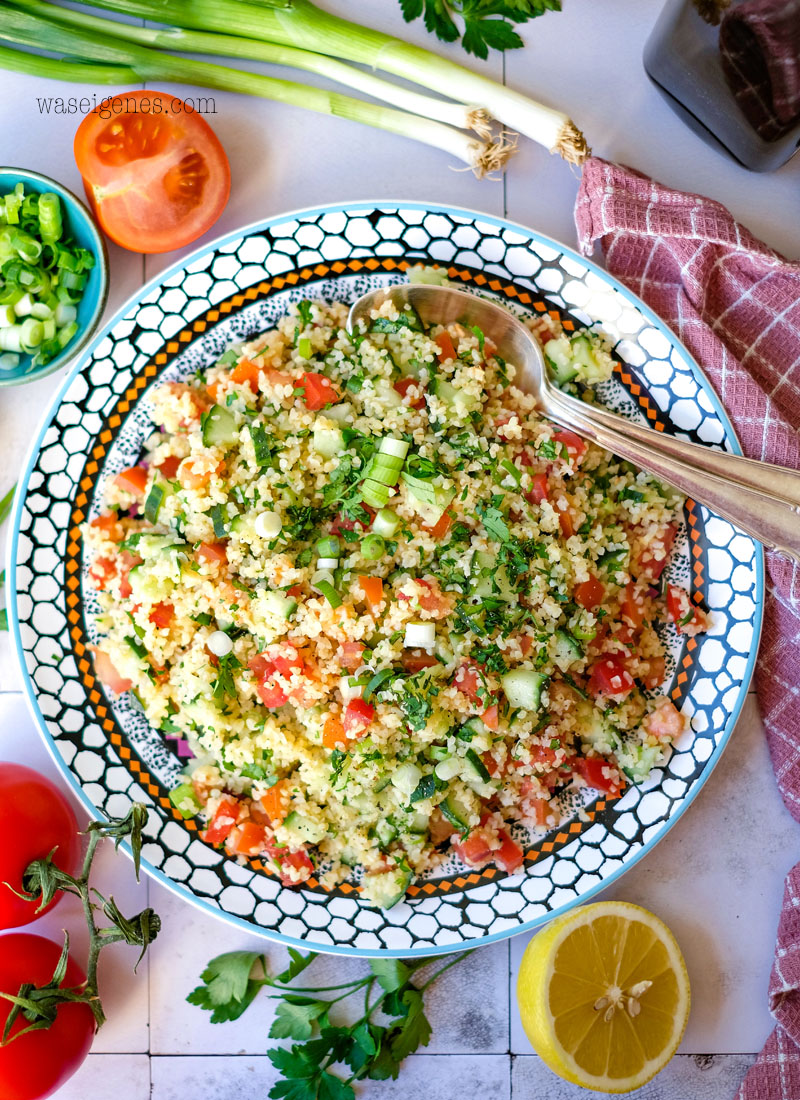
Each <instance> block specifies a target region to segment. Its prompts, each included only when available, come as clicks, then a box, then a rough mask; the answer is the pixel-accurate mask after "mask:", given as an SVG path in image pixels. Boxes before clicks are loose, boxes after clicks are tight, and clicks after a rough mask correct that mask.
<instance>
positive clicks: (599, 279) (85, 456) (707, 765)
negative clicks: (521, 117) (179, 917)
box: [8, 203, 763, 956]
mask: <svg viewBox="0 0 800 1100" xmlns="http://www.w3.org/2000/svg"><path fill="white" fill-rule="evenodd" d="M420 261H422V262H428V263H430V262H433V263H437V264H439V265H440V266H442V267H444V268H446V269H447V270H448V272H449V275H450V278H451V279H454V280H456V281H457V282H458V283H460V284H462V285H463V286H464V287H465V288H467V289H474V290H475V291H478V292H480V293H483V294H492V295H494V296H496V297H498V298H499V299H501V300H503V301H504V302H506V303H507V304H509V305H510V306H511V307H512V308H516V309H520V310H527V311H534V312H543V311H546V310H550V311H556V312H557V313H558V314H559V315H560V316H561V317H562V319H563V320H564V321H565V323H566V324H567V326H568V327H569V326H574V325H586V324H591V323H598V324H599V325H600V326H601V327H602V328H603V330H604V331H606V332H607V333H608V334H609V335H610V336H611V338H612V339H613V340H614V342H615V353H616V357H617V360H618V362H617V369H616V372H615V376H614V379H613V380H612V382H610V383H609V384H608V385H607V386H606V387H605V391H604V393H603V398H604V400H605V401H606V402H607V403H608V404H609V405H611V406H612V407H613V408H616V409H618V410H619V411H620V412H622V413H623V414H624V415H626V416H628V417H630V418H640V419H643V420H644V421H645V422H647V423H650V424H651V425H652V426H653V427H654V428H656V429H657V430H662V431H667V432H670V433H673V434H676V435H680V436H681V437H683V438H688V439H693V440H696V441H700V442H703V443H705V444H708V445H710V446H714V447H721V448H725V449H727V450H729V451H733V452H736V453H738V452H739V446H738V443H737V441H736V439H735V437H734V434H733V429H732V428H731V425H730V422H729V420H728V418H727V416H726V415H725V412H724V410H723V408H722V407H721V405H720V403H719V401H718V400H717V398H716V396H715V394H714V392H713V390H712V388H711V386H710V384H709V383H708V381H707V379H706V378H705V376H704V375H703V373H702V371H701V370H700V368H699V367H698V366H697V364H696V363H695V362H694V361H693V360H692V359H691V357H690V356H689V354H688V352H687V351H686V349H685V348H683V347H682V346H681V345H680V344H679V343H678V342H677V340H676V339H675V337H674V336H673V335H672V333H671V332H670V331H669V330H668V329H667V328H666V327H665V326H664V325H663V324H662V323H661V322H660V321H659V320H658V318H657V317H656V316H655V315H654V314H653V313H652V312H651V311H650V310H649V309H647V307H645V306H644V305H643V303H642V302H640V301H639V300H638V299H637V298H636V297H635V296H634V295H632V294H631V293H630V292H629V291H627V290H625V288H624V287H622V286H621V285H620V284H619V283H617V282H616V281H615V280H613V279H611V278H610V277H609V276H608V275H607V274H606V273H605V272H603V271H602V270H601V269H599V268H597V267H596V266H595V265H593V264H592V263H590V262H588V261H587V260H584V259H582V258H581V257H579V256H578V255H576V254H575V253H573V252H571V251H570V250H569V249H567V248H565V247H564V246H563V245H560V244H558V243H556V242H554V241H551V240H549V239H547V238H544V237H542V236H540V235H539V234H537V233H534V232H532V231H531V230H529V229H525V228H523V227H522V226H518V225H513V224H511V223H509V222H505V221H501V220H499V219H497V218H494V217H490V216H489V215H483V214H477V213H474V212H472V211H468V210H460V209H453V208H450V207H447V206H436V205H425V204H420V203H352V204H350V205H347V206H344V207H324V208H320V209H314V210H303V211H300V212H297V213H292V214H287V215H283V216H280V217H276V218H271V219H269V220H267V221H265V222H262V223H259V224H258V225H253V226H249V227H247V228H246V229H244V230H241V231H238V232H236V233H232V234H229V235H228V236H226V237H223V238H221V239H220V240H218V241H217V242H215V243H214V244H212V245H209V246H206V247H204V248H202V249H200V250H198V251H197V252H195V253H194V254H193V255H192V256H190V257H189V259H188V260H187V261H185V262H184V263H182V264H179V265H177V266H175V267H173V268H171V269H170V270H168V271H167V272H166V273H165V274H163V275H161V276H159V277H158V278H157V279H156V280H155V281H153V282H151V283H150V284H148V285H147V286H146V287H144V288H143V289H142V291H141V292H140V293H139V294H137V295H136V296H135V298H133V299H132V300H131V301H130V302H129V303H128V305H126V306H125V307H123V309H122V310H121V311H120V312H119V313H118V314H117V316H116V317H115V318H114V319H113V320H112V322H111V323H110V325H108V326H107V328H106V329H105V330H104V332H103V333H102V334H101V335H100V336H99V337H98V338H97V339H96V340H95V342H94V343H93V345H92V346H91V348H90V349H89V350H88V351H87V352H86V353H85V354H84V355H83V356H82V357H81V359H80V360H79V361H78V363H77V364H76V366H75V368H74V369H73V370H72V372H71V373H70V375H69V376H68V377H67V378H66V380H65V382H64V385H63V386H62V388H61V391H60V392H59V393H58V394H57V396H56V398H55V400H54V401H53V404H52V407H51V409H50V411H49V412H48V413H47V415H46V417H45V420H44V423H43V425H42V427H41V430H40V432H39V434H38V437H37V439H36V440H35V443H34V446H33V448H32V450H31V454H30V457H29V459H28V461H27V463H26V465H25V469H24V471H23V474H22V478H21V481H20V486H21V491H20V493H19V495H18V498H17V505H16V510H15V514H14V518H13V535H12V538H11V542H10V547H9V562H8V579H9V585H10V590H11V593H12V597H11V599H10V604H9V606H10V621H11V630H12V635H13V639H14V644H15V647H16V651H17V653H18V655H19V659H20V663H21V665H22V669H23V672H24V679H25V686H26V691H27V696H28V699H29V701H30V705H31V708H32V710H33V714H34V716H35V718H36V721H37V724H38V726H39V728H40V730H41V731H42V735H43V736H44V738H45V740H46V742H47V744H48V746H49V748H50V750H51V751H52V753H53V755H54V757H55V759H56V761H57V763H58V764H59V765H60V767H61V770H62V771H63V773H64V775H65V777H66V778H67V780H68V781H69V783H70V784H71V785H72V787H73V788H74V789H75V791H76V793H77V794H78V796H79V797H80V798H81V800H82V801H83V803H84V804H85V806H86V807H87V809H88V810H89V811H90V812H93V813H94V812H97V811H99V812H100V813H103V814H109V815H118V814H122V813H124V812H125V811H126V809H127V807H128V805H129V803H130V801H131V800H133V799H137V800H140V801H144V802H146V803H147V804H148V806H149V807H150V816H149V821H148V827H147V842H146V845H145V848H144V860H143V865H144V867H145V868H146V870H147V871H148V872H149V873H150V874H152V875H153V876H154V877H155V878H157V879H159V880H160V881H162V882H164V883H165V884H167V885H168V886H170V887H171V888H172V889H174V890H175V891H176V892H177V893H179V894H180V895H182V896H183V897H185V898H187V899H188V900H190V901H192V902H194V903H195V904H198V905H200V906H202V907H203V908H205V909H208V910H209V911H211V912H214V913H216V914H217V915H219V916H220V917H222V918H224V919H225V920H226V921H227V922H228V923H230V924H231V925H236V926H240V927H243V928H245V929H247V930H248V931H250V932H261V933H262V934H263V935H264V936H266V937H268V938H271V939H275V940H281V941H283V942H284V943H287V944H292V945H295V946H298V947H305V948H312V949H315V950H321V951H328V952H334V953H340V954H350V955H374V954H378V953H385V954H390V955H397V956H403V955H415V954H426V953H441V952H445V951H455V950H459V949H460V948H462V947H464V946H465V945H467V944H474V943H476V942H480V943H489V942H492V941H494V940H498V939H502V938H504V937H506V936H511V935H514V934H515V933H516V932H521V931H525V930H529V929H531V928H534V927H536V926H537V925H539V924H541V923H543V922H544V921H546V920H548V919H550V917H552V916H553V915H555V914H556V913H559V912H563V911H564V910H565V909H568V908H569V907H570V906H573V905H575V904H577V903H578V902H580V901H585V900H586V899H587V898H589V897H591V896H592V895H593V894H594V893H596V892H597V891H598V890H600V889H601V888H603V887H605V886H608V885H609V884H610V883H611V882H613V881H614V879H615V878H617V877H618V876H619V875H620V874H621V873H622V872H623V871H624V870H625V869H626V868H627V867H630V866H631V865H632V864H633V863H635V862H636V861H637V860H638V859H639V858H641V856H643V855H644V854H645V852H647V851H649V850H650V849H651V848H652V847H653V846H654V845H655V844H656V842H657V841H658V840H659V839H660V838H661V837H662V836H663V835H664V833H665V832H666V831H667V829H668V828H669V827H670V825H671V824H672V823H673V822H674V821H675V820H676V819H677V818H678V817H679V816H680V814H681V813H682V812H683V811H684V810H685V809H686V807H687V806H688V805H689V803H690V802H691V800H692V799H693V798H694V797H695V796H696V795H697V793H698V791H699V790H700V788H701V787H702V785H703V783H704V782H705V781H706V779H707V778H708V775H709V773H710V772H711V769H712V768H713V766H714V764H715V763H716V761H717V760H718V759H719V756H720V754H721V752H722V750H723V748H724V747H725V744H726V742H727V740H728V737H729V736H730V733H731V730H732V729H733V726H734V724H735V722H736V719H737V717H738V715H739V712H740V710H741V707H742V704H743V702H744V698H745V695H746V693H747V688H748V684H749V680H750V676H751V673H752V669H753V665H754V662H755V655H756V649H757V645H758V639H759V634H760V629H761V609H762V602H763V563H762V553H761V548H760V546H758V544H756V543H754V542H753V540H752V539H750V538H748V537H747V536H745V535H743V534H741V533H740V532H738V531H737V530H736V529H735V528H734V527H732V526H731V525H730V524H729V523H727V522H726V521H725V520H722V519H720V518H719V517H717V516H715V515H713V514H711V513H709V512H708V511H707V510H706V509H705V508H702V507H700V506H698V505H696V504H695V503H694V502H692V501H689V502H687V505H686V508H685V511H684V521H685V522H684V524H683V528H682V531H681V533H680V536H679V538H678V540H677V543H676V553H675V555H674V560H673V561H672V562H671V564H670V567H669V568H670V576H671V577H672V578H678V579H680V580H682V581H683V583H684V584H687V583H688V584H689V585H690V587H691V589H692V596H693V598H694V599H695V600H697V601H698V602H700V601H702V602H703V603H704V604H705V605H706V606H707V607H708V608H710V610H711V612H712V618H713V625H712V629H711V630H710V631H709V633H707V634H705V635H701V636H699V637H697V638H690V639H686V638H681V637H678V636H677V635H676V634H675V632H674V629H672V628H671V627H669V628H665V640H666V642H667V645H668V649H669V654H670V659H669V662H668V668H669V681H668V688H667V691H668V694H669V695H670V697H671V698H672V699H673V700H674V701H675V702H676V705H678V706H679V707H680V708H681V709H682V710H683V712H684V714H686V715H687V717H688V718H689V724H690V729H689V730H688V731H687V732H686V733H685V734H684V735H683V736H682V737H681V738H680V740H679V741H678V743H677V744H676V745H675V748H674V751H673V752H672V755H671V756H670V758H669V760H668V761H667V763H666V764H665V765H664V766H663V767H661V768H658V769H656V770H655V771H654V772H653V774H652V775H651V776H650V778H649V779H648V780H647V782H646V783H644V784H642V785H641V786H638V787H633V786H632V787H629V788H628V789H627V790H626V791H625V792H624V793H623V795H622V797H621V798H618V799H615V800H610V799H608V798H607V797H603V798H599V799H598V798H594V799H592V800H590V801H587V802H586V803H585V804H584V805H583V806H582V807H581V812H580V814H578V815H575V816H573V817H572V818H571V819H568V820H566V821H565V823H564V824H563V825H562V827H561V828H559V829H556V830H553V831H552V832H551V833H550V834H548V835H547V836H546V837H530V836H528V837H525V838H524V839H525V841H526V849H527V850H526V860H525V864H524V869H523V870H522V871H521V872H519V873H517V874H516V875H512V876H509V875H506V874H504V873H502V872H501V871H499V870H498V869H497V868H494V867H489V868H486V869H485V870H484V871H481V872H476V871H471V870H469V869H466V868H464V867H463V866H461V865H459V864H458V862H457V861H456V860H455V859H453V860H452V861H451V863H450V864H446V865H445V866H443V867H442V868H440V869H438V870H437V873H436V875H435V876H432V877H430V878H429V879H427V880H425V881H422V882H420V883H418V884H417V885H416V886H414V887H413V888H412V890H411V891H410V892H409V898H408V900H407V901H406V902H403V903H401V904H399V905H397V906H395V907H394V908H393V909H391V910H389V911H388V912H383V911H381V910H378V909H375V908H372V907H371V906H369V905H367V904H365V903H364V902H362V901H361V900H360V895H359V892H358V888H357V884H352V883H344V884H342V885H341V886H339V887H336V888H335V889H333V890H326V889H324V888H323V887H322V886H321V885H320V884H319V883H318V882H317V881H316V880H315V879H312V880H310V882H309V884H308V885H307V886H306V887H305V888H303V889H299V890H298V889H288V888H284V887H282V886H281V885H280V883H279V881H278V879H277V878H276V877H274V876H273V875H272V874H271V873H270V872H269V870H268V869H267V868H265V867H264V866H263V865H261V864H260V863H259V862H258V861H254V862H251V863H248V864H246V865H244V866H243V865H240V864H238V863H236V862H235V861H234V860H232V859H228V858H224V857H223V855H222V854H221V853H219V852H217V851H215V850H214V849H213V848H211V847H209V846H208V845H206V844H205V843H203V841H201V840H200V838H199V836H198V833H197V827H196V825H195V823H194V822H192V821H189V822H185V821H183V820H182V819H180V818H179V817H178V815H177V814H176V813H175V812H174V811H173V810H172V807H171V806H170V803H169V800H168V798H167V792H168V791H169V789H170V788H171V787H172V786H174V785H175V782H176V779H177V777H178V774H179V772H180V770H181V768H182V766H183V765H184V764H185V756H186V754H187V751H188V749H187V746H186V745H185V744H184V743H183V742H181V741H180V740H177V741H175V740H173V741H170V740H165V739H164V736H163V734H160V733H158V732H157V731H155V730H152V729H151V728H150V727H149V726H148V724H147V723H146V722H145V721H144V719H143V717H142V715H141V713H137V711H136V710H134V709H133V707H132V706H131V703H130V700H129V699H128V697H123V698H122V699H119V700H116V699H112V698H110V697H109V696H108V695H107V694H106V693H105V691H104V689H103V686H102V685H101V684H100V683H99V682H98V681H97V679H96V677H95V676H94V671H93V665H92V661H91V656H90V652H89V650H88V646H89V645H91V643H92V642H93V641H94V638H95V636H94V634H93V625H92V611H93V608H94V600H93V596H92V589H91V586H89V585H86V583H85V567H84V563H83V560H82V549H81V540H80V537H79V525H80V524H81V523H82V522H83V521H84V520H85V519H86V518H87V516H88V517H91V516H92V515H93V514H95V513H96V512H97V511H98V503H97V499H98V498H99V492H98V487H99V485H100V483H101V481H102V480H103V478H104V477H105V476H106V475H109V474H113V473H115V472H117V471H118V470H120V469H123V468H124V467H126V466H129V465H131V464H132V463H133V462H135V461H136V459H137V458H138V455H139V452H140V449H141V445H142V441H143V440H144V439H145V438H146V436H147V435H148V434H149V433H150V432H151V431H152V424H151V422H150V420H149V417H148V409H147V401H146V400H142V398H143V397H144V396H145V395H146V393H147V390H148V388H149V387H150V386H151V385H152V384H153V383H154V382H156V381H163V380H165V379H177V378H182V377H184V376H186V375H187V374H189V373H191V372H193V371H195V370H197V369H198V368H200V367H204V366H207V365H209V364H210V363H211V362H213V361H214V359H216V358H217V356H218V355H219V354H220V353H221V352H222V351H223V350H224V348H225V347H226V346H227V345H228V344H229V343H230V342H232V341H233V340H241V339H244V338H246V337H249V336H252V335H253V334H255V333H257V332H260V331H262V330H264V329H266V328H268V327H269V326H270V325H272V324H273V323H274V322H275V320H276V319H277V318H278V317H279V316H280V315H281V314H282V313H283V312H284V310H285V309H286V307H287V305H288V303H289V302H292V301H297V300H298V299H300V298H303V297H322V298H327V299H332V298H341V299H345V300H352V299H353V298H355V297H357V296H358V295H359V294H362V293H363V292H364V291H366V290H368V289H371V288H373V287H376V286H378V285H382V284H385V283H388V282H397V281H400V280H402V279H403V278H404V274H403V273H404V271H405V269H406V268H407V267H408V265H409V264H414V263H418V262H420ZM587 797H588V795H587Z"/></svg>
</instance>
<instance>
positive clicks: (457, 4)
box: [399, 0, 561, 60]
mask: <svg viewBox="0 0 800 1100" xmlns="http://www.w3.org/2000/svg"><path fill="white" fill-rule="evenodd" d="M399 2H400V8H401V10H402V12H403V18H404V19H405V21H406V22H407V23H410V22H412V20H414V19H419V18H420V16H422V17H423V19H424V22H425V27H426V29H427V30H428V31H430V32H431V34H435V35H436V36H437V38H440V39H441V40H442V41H443V42H457V41H458V40H459V37H460V39H461V45H462V46H463V47H464V49H465V50H466V51H467V53H472V54H475V56H476V57H480V58H483V59H484V60H485V59H486V58H487V57H488V55H489V50H514V49H518V48H519V47H520V46H522V45H524V43H523V41H522V39H521V38H520V36H519V34H517V32H516V31H515V30H514V27H513V24H514V23H527V22H528V20H529V19H534V18H536V16H539V15H544V13H545V12H546V11H560V10H561V0H399ZM454 16H457V17H460V19H461V21H462V23H463V31H462V32H461V34H459V28H458V26H457V24H456V22H455V19H454V18H453V17H454Z"/></svg>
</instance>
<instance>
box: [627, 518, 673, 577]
mask: <svg viewBox="0 0 800 1100" xmlns="http://www.w3.org/2000/svg"><path fill="white" fill-rule="evenodd" d="M677 533H678V526H677V524H675V523H668V524H666V525H665V527H664V528H663V529H662V530H661V531H658V532H657V533H656V534H655V535H654V536H653V537H652V538H651V539H650V541H649V542H648V544H647V546H646V547H645V549H644V550H642V551H641V552H640V553H639V554H638V556H637V558H636V560H635V561H634V562H633V563H632V566H631V571H632V573H633V574H634V576H636V577H640V578H641V579H642V580H647V581H650V583H651V584H655V582H656V581H657V580H658V579H659V577H660V576H661V574H662V573H663V572H664V567H665V566H666V564H667V562H668V561H669V555H670V552H671V551H672V544H673V543H674V542H675V536H676V535H677Z"/></svg>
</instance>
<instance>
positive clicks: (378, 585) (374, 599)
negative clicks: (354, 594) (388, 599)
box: [358, 577, 383, 607]
mask: <svg viewBox="0 0 800 1100" xmlns="http://www.w3.org/2000/svg"><path fill="white" fill-rule="evenodd" d="M358 583H359V585H360V587H361V591H362V592H363V593H364V599H365V600H366V601H367V603H368V604H369V606H370V607H377V606H378V604H379V603H380V602H381V601H382V600H383V581H382V580H381V578H380V577H359V578H358Z"/></svg>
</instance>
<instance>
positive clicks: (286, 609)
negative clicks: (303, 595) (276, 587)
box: [261, 591, 297, 619]
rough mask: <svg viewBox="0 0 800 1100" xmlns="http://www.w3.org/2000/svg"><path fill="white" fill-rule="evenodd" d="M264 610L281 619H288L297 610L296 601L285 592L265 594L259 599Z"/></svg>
mask: <svg viewBox="0 0 800 1100" xmlns="http://www.w3.org/2000/svg"><path fill="white" fill-rule="evenodd" d="M261 603H262V605H263V606H264V608H265V609H266V610H267V611H269V612H271V613H272V614H273V615H278V616H280V618H281V619H289V618H291V616H292V615H293V614H294V613H295V611H296V610H297V600H296V599H294V597H293V596H287V595H286V593H285V592H277V591H276V592H265V593H264V595H263V596H262V597H261Z"/></svg>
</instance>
